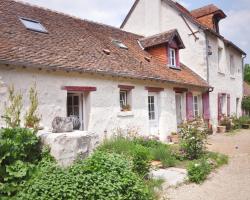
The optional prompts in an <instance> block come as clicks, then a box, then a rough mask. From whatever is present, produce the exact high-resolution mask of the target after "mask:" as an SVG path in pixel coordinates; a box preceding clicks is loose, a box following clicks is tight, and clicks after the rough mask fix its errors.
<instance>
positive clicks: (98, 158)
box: [17, 152, 151, 200]
mask: <svg viewBox="0 0 250 200" xmlns="http://www.w3.org/2000/svg"><path fill="white" fill-rule="evenodd" d="M17 199H26V200H33V199H39V200H47V199H50V200H60V199H61V200H63V199H67V200H76V199H77V200H81V199H82V200H94V199H103V200H105V199H107V200H117V199H121V200H122V199H123V200H126V199H130V200H148V199H151V198H150V194H149V189H148V188H147V187H146V186H145V184H144V182H143V181H142V180H141V179H140V178H139V177H138V176H137V175H136V174H135V173H133V171H132V165H131V163H130V162H128V161H127V160H126V159H124V158H123V157H122V156H121V155H117V154H109V153H104V152H96V153H94V154H93V155H92V156H91V157H90V158H88V159H87V160H85V161H79V162H78V163H76V164H74V165H73V166H72V167H70V168H69V169H64V170H63V169H61V168H58V167H55V166H53V167H50V168H48V169H47V170H46V173H40V174H38V175H37V176H36V177H34V178H33V179H32V180H31V181H29V182H28V183H27V184H26V185H25V188H24V190H23V191H22V192H20V193H19V194H18V196H17Z"/></svg>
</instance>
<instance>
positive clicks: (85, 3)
mask: <svg viewBox="0 0 250 200" xmlns="http://www.w3.org/2000/svg"><path fill="white" fill-rule="evenodd" d="M23 1H25V2H29V3H31V4H35V5H39V6H43V7H46V8H50V9H53V10H56V11H60V12H63V13H67V14H71V15H74V16H77V17H80V18H83V19H90V20H92V21H96V22H102V23H105V24H110V25H114V26H119V25H120V24H121V22H122V20H123V19H124V18H125V16H126V14H127V13H128V10H129V9H130V7H131V6H132V4H133V2H134V0H108V1H103V0H74V1H72V0H23Z"/></svg>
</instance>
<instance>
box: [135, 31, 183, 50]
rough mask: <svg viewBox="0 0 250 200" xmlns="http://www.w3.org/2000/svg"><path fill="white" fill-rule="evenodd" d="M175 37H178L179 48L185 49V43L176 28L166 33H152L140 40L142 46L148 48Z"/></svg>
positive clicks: (167, 41)
mask: <svg viewBox="0 0 250 200" xmlns="http://www.w3.org/2000/svg"><path fill="white" fill-rule="evenodd" d="M175 38H176V39H177V42H178V46H179V48H180V49H184V48H185V46H184V43H183V41H182V39H181V37H180V35H179V33H178V31H177V30H176V29H173V30H170V31H167V32H164V33H160V34H156V35H152V36H149V37H145V38H141V39H140V40H139V41H140V43H141V45H142V47H143V48H144V49H147V48H149V47H154V46H157V45H161V44H166V43H169V42H171V41H172V40H173V39H175Z"/></svg>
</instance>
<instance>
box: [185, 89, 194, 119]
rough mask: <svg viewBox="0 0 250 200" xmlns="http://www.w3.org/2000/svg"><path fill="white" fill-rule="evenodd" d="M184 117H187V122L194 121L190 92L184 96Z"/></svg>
mask: <svg viewBox="0 0 250 200" xmlns="http://www.w3.org/2000/svg"><path fill="white" fill-rule="evenodd" d="M186 115H187V120H188V121H191V120H193V119H194V107H193V94H192V92H187V95H186Z"/></svg>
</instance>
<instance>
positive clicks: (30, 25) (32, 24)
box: [20, 18, 48, 33]
mask: <svg viewBox="0 0 250 200" xmlns="http://www.w3.org/2000/svg"><path fill="white" fill-rule="evenodd" d="M20 20H21V22H22V23H23V25H24V26H25V27H26V28H27V29H29V30H32V31H36V32H40V33H48V31H47V30H46V28H45V27H44V26H43V25H42V24H41V23H40V22H39V21H36V20H31V19H27V18H20Z"/></svg>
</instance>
